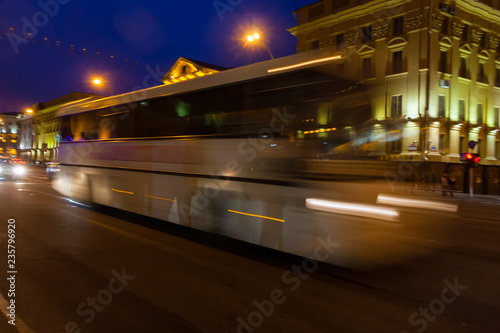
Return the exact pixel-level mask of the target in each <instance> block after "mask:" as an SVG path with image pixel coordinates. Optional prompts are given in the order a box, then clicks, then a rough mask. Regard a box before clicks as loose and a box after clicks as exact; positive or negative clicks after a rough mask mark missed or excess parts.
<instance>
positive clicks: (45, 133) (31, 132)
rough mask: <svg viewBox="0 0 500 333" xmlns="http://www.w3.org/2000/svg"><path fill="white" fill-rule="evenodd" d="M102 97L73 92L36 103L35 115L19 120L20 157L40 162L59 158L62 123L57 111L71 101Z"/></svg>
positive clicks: (34, 107)
mask: <svg viewBox="0 0 500 333" xmlns="http://www.w3.org/2000/svg"><path fill="white" fill-rule="evenodd" d="M101 97H102V96H97V95H92V94H85V93H79V92H73V93H71V94H68V95H65V96H62V97H59V98H56V99H54V100H51V101H48V102H44V103H37V104H35V105H34V106H33V108H32V109H33V111H34V112H33V115H28V116H25V117H23V118H22V119H20V120H19V127H20V142H19V157H21V158H22V159H23V160H25V161H28V162H40V163H45V162H50V161H54V160H57V158H58V147H59V135H60V126H61V125H60V120H59V119H57V118H56V115H55V113H56V111H57V110H59V109H60V108H61V107H62V106H64V105H67V104H68V103H71V102H75V101H82V100H84V99H94V98H101Z"/></svg>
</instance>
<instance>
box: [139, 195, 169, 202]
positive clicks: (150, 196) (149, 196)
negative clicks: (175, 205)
mask: <svg viewBox="0 0 500 333" xmlns="http://www.w3.org/2000/svg"><path fill="white" fill-rule="evenodd" d="M146 196H147V197H148V198H151V199H158V200H165V201H171V202H176V201H175V200H172V199H167V198H160V197H153V196H152V195H146Z"/></svg>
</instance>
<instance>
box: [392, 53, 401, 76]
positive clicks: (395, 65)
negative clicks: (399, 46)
mask: <svg viewBox="0 0 500 333" xmlns="http://www.w3.org/2000/svg"><path fill="white" fill-rule="evenodd" d="M402 71H403V51H396V52H393V53H392V73H393V74H396V73H401V72H402Z"/></svg>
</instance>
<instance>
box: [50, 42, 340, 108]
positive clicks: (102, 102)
mask: <svg viewBox="0 0 500 333" xmlns="http://www.w3.org/2000/svg"><path fill="white" fill-rule="evenodd" d="M342 59H345V54H343V53H340V52H337V53H334V52H332V51H331V50H329V49H318V50H313V51H309V52H303V53H299V54H294V55H290V56H287V57H283V58H278V59H274V60H268V61H263V62H259V63H256V64H251V65H247V66H243V67H238V68H233V69H228V70H225V71H222V72H219V73H215V74H212V75H208V76H203V77H199V78H194V79H191V80H187V81H183V82H179V83H174V84H169V85H159V86H154V87H151V88H147V89H142V90H137V91H132V92H129V93H125V94H121V95H116V96H109V97H104V98H100V99H97V100H84V101H81V102H76V103H75V102H72V103H68V104H66V105H64V106H62V107H61V108H60V109H59V111H57V113H56V116H57V117H63V116H68V115H72V114H78V113H83V112H88V111H92V110H98V109H103V108H108V107H112V106H118V105H124V104H129V103H137V102H141V101H144V100H149V99H153V98H158V97H165V96H169V95H176V94H182V93H186V92H192V91H197V90H202V89H208V88H212V87H217V86H224V85H228V84H231V83H236V82H244V81H249V80H253V79H257V78H261V77H266V76H272V75H275V74H279V73H284V72H288V71H293V70H298V69H304V68H309V67H313V66H315V65H319V64H323V65H325V64H328V63H332V62H338V61H339V60H342Z"/></svg>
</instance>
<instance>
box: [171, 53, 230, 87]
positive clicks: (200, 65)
mask: <svg viewBox="0 0 500 333" xmlns="http://www.w3.org/2000/svg"><path fill="white" fill-rule="evenodd" d="M225 69H226V68H224V67H220V66H217V65H212V64H209V63H205V62H202V61H197V60H193V59H189V58H185V57H180V58H179V59H177V61H176V62H175V63H174V65H173V66H172V67H170V69H169V71H168V72H167V74H165V76H164V77H163V82H164V83H165V84H171V83H175V82H179V81H185V80H189V79H194V78H196V77H200V76H205V75H210V74H214V73H218V72H220V71H222V70H225Z"/></svg>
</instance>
